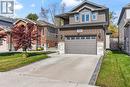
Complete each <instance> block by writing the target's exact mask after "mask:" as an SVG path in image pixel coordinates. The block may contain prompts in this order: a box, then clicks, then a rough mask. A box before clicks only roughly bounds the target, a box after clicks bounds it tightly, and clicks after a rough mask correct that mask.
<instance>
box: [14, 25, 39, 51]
mask: <svg viewBox="0 0 130 87" xmlns="http://www.w3.org/2000/svg"><path fill="white" fill-rule="evenodd" d="M36 39H37V29H35V26H34V24H30V23H28V24H27V28H26V26H24V25H20V26H15V27H14V28H13V29H12V40H13V44H14V48H15V50H16V51H17V50H18V49H21V48H22V49H23V51H24V52H26V51H27V49H29V48H31V44H34V43H33V41H34V40H36Z"/></svg>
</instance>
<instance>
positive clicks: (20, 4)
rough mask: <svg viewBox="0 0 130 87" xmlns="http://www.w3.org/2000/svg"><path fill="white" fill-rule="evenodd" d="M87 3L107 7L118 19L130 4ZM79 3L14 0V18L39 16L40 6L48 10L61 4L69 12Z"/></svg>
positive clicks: (127, 0) (128, 0) (97, 0)
mask: <svg viewBox="0 0 130 87" xmlns="http://www.w3.org/2000/svg"><path fill="white" fill-rule="evenodd" d="M89 1H92V2H94V3H97V4H100V5H104V6H106V7H108V8H109V9H110V11H114V12H115V13H116V15H117V17H119V15H120V11H121V9H122V7H123V6H125V5H127V4H128V3H130V0H89ZM81 2H82V1H81V0H15V17H20V18H24V17H26V16H27V14H29V13H37V14H38V15H39V13H40V8H41V6H42V7H44V8H49V7H50V6H51V5H52V4H55V3H56V4H57V6H58V7H60V6H61V4H62V3H65V4H66V11H69V10H71V9H72V8H73V7H74V6H76V5H78V4H80V3H81Z"/></svg>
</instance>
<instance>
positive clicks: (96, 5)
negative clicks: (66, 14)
mask: <svg viewBox="0 0 130 87" xmlns="http://www.w3.org/2000/svg"><path fill="white" fill-rule="evenodd" d="M84 4H90V5H93V6H95V7H97V8H98V9H107V7H105V6H103V5H99V4H96V3H93V2H90V1H88V0H84V1H83V2H82V3H81V4H79V5H78V6H76V7H74V8H73V9H72V10H71V11H70V12H73V11H74V10H76V9H78V8H79V7H81V6H82V5H84Z"/></svg>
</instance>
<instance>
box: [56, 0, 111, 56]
mask: <svg viewBox="0 0 130 87" xmlns="http://www.w3.org/2000/svg"><path fill="white" fill-rule="evenodd" d="M56 24H57V26H58V29H59V44H58V49H59V52H60V53H66V54H97V55H103V54H104V51H105V49H106V30H107V28H108V25H109V9H108V8H107V7H105V6H102V5H98V4H96V3H93V2H90V1H88V0H85V1H83V2H82V3H81V4H80V5H78V6H76V7H75V8H73V9H72V10H71V11H69V12H68V13H64V14H60V15H57V16H56Z"/></svg>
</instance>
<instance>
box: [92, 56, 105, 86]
mask: <svg viewBox="0 0 130 87" xmlns="http://www.w3.org/2000/svg"><path fill="white" fill-rule="evenodd" d="M103 58H104V56H101V58H100V59H99V61H98V63H97V66H96V68H95V70H94V73H93V75H92V77H91V79H90V81H89V85H95V84H96V81H97V78H98V74H99V72H100V68H101V65H102V60H103Z"/></svg>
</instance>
